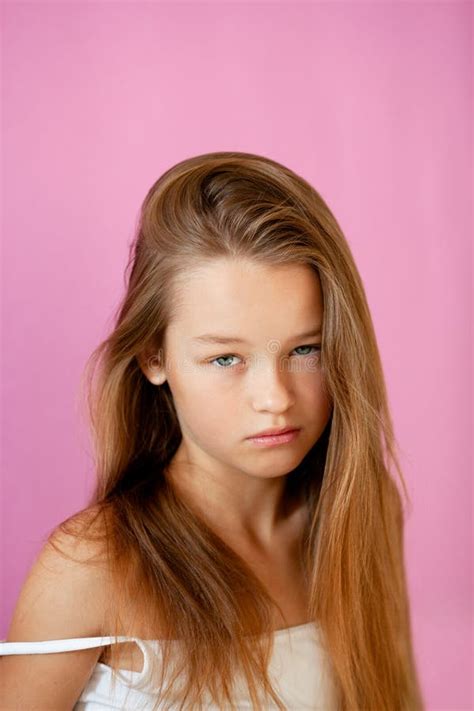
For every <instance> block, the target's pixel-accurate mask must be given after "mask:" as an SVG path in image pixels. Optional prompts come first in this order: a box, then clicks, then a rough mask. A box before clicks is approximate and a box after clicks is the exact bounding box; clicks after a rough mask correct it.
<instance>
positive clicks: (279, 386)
mask: <svg viewBox="0 0 474 711" xmlns="http://www.w3.org/2000/svg"><path fill="white" fill-rule="evenodd" d="M250 388H251V400H252V406H253V409H254V410H255V411H256V412H274V413H279V412H286V410H288V408H289V407H291V406H292V405H293V404H294V402H295V398H294V395H293V392H292V388H291V380H290V373H288V371H285V368H284V367H282V366H281V364H280V363H279V362H278V361H276V362H275V361H274V360H272V359H269V362H268V363H263V362H261V361H260V362H259V363H258V367H257V368H256V373H255V374H254V377H253V378H252V380H251V383H250Z"/></svg>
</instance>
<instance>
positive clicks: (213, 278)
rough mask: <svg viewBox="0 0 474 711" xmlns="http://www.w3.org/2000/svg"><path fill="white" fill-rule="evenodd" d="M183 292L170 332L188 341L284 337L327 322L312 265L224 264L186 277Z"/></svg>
mask: <svg viewBox="0 0 474 711" xmlns="http://www.w3.org/2000/svg"><path fill="white" fill-rule="evenodd" d="M178 288H179V299H178V301H179V306H178V308H177V310H176V313H175V316H174V319H173V321H172V322H171V323H170V324H169V330H170V331H175V332H176V333H179V334H180V336H181V337H186V338H188V339H192V337H193V336H198V335H200V334H203V333H209V332H212V333H217V334H219V335H226V334H231V335H239V336H241V337H242V338H244V339H247V338H248V340H249V341H251V340H252V338H253V339H257V340H258V339H259V338H261V337H264V336H265V335H268V336H274V337H277V336H279V335H281V336H282V337H284V334H286V333H287V332H288V333H289V334H291V333H297V332H299V331H300V330H305V329H308V328H311V327H313V326H316V325H319V324H320V323H321V321H322V313H323V304H322V293H321V288H320V283H319V278H318V275H317V273H316V272H315V271H314V270H313V269H311V267H309V266H308V265H301V264H285V265H262V264H258V263H256V262H251V261H248V260H237V259H232V260H230V259H220V260H215V261H213V262H211V263H209V264H206V265H203V266H200V267H199V268H195V269H193V270H189V271H187V272H185V273H182V278H181V279H180V285H179V287H178Z"/></svg>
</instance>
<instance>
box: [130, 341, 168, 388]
mask: <svg viewBox="0 0 474 711" xmlns="http://www.w3.org/2000/svg"><path fill="white" fill-rule="evenodd" d="M137 360H138V364H139V366H140V369H141V371H142V373H143V374H144V376H145V377H146V378H147V379H148V380H149V381H150V383H152V384H153V385H163V383H164V382H165V380H166V371H165V367H164V357H163V351H162V349H161V348H159V349H155V350H154V351H145V352H144V353H141V354H140V356H137Z"/></svg>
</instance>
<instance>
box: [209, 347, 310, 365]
mask: <svg viewBox="0 0 474 711" xmlns="http://www.w3.org/2000/svg"><path fill="white" fill-rule="evenodd" d="M298 348H312V349H313V352H312V353H304V354H299V355H300V357H301V358H307V357H308V356H309V355H313V353H314V351H320V350H321V346H320V344H316V343H308V344H307V345H304V346H296V348H295V349H294V350H295V351H296V350H297V349H298ZM235 357H237V356H235V355H234V353H225V354H224V355H220V356H216V357H215V358H212V359H211V360H208V361H207V363H209V365H213V364H214V362H215V361H216V360H220V359H221V358H235ZM216 367H217V368H218V369H219V370H232V369H233V368H235V367H236V365H216Z"/></svg>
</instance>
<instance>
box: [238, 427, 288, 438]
mask: <svg viewBox="0 0 474 711" xmlns="http://www.w3.org/2000/svg"><path fill="white" fill-rule="evenodd" d="M297 429H299V428H298V427H280V428H278V427H273V428H270V429H268V430H262V431H261V432H256V433H255V434H253V435H250V437H248V439H252V438H253V437H268V436H270V435H281V434H285V432H293V431H294V430H297Z"/></svg>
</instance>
